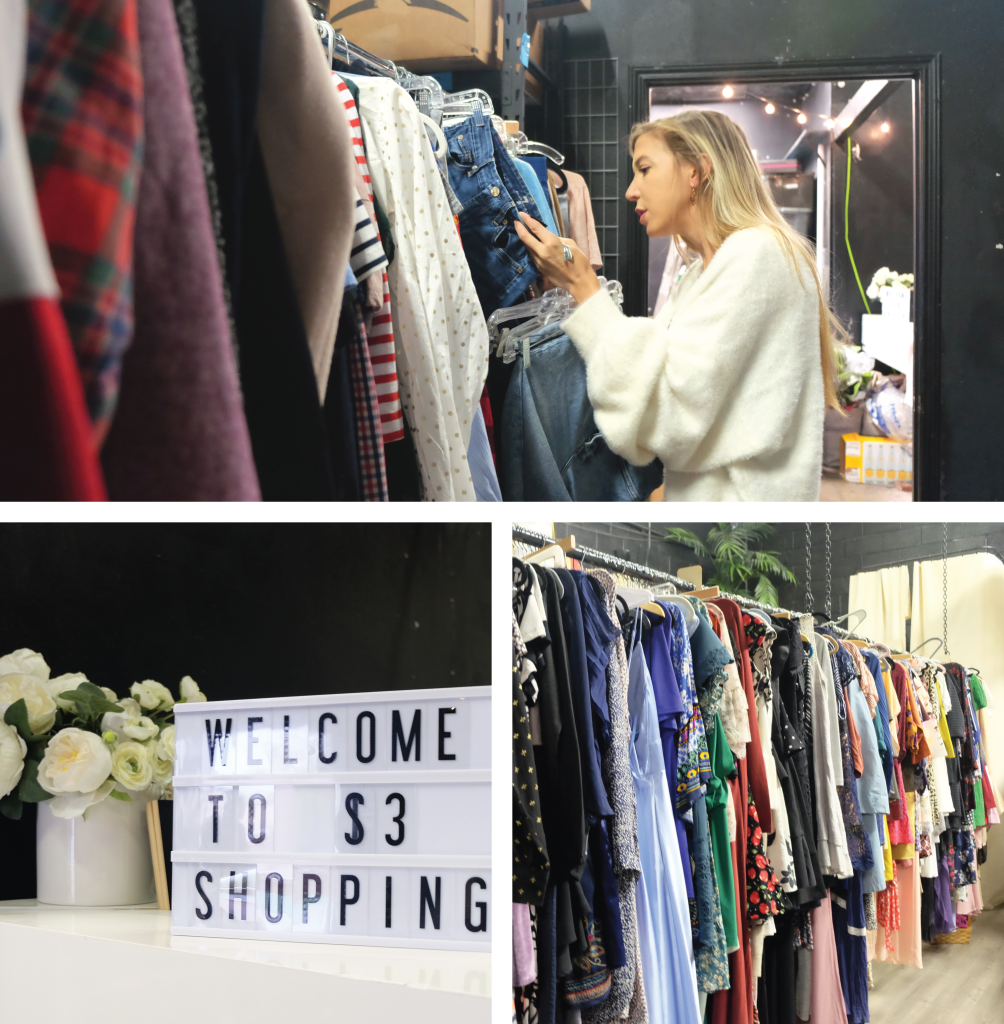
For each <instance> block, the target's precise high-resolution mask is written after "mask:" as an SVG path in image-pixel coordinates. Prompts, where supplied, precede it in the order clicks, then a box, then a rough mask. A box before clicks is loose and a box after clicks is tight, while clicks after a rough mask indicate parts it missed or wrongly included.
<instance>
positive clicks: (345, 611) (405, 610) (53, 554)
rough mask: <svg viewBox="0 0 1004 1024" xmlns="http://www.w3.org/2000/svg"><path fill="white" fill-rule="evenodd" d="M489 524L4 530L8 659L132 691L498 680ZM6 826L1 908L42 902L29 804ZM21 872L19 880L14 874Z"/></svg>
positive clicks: (337, 689) (2, 616) (231, 691)
mask: <svg viewBox="0 0 1004 1024" xmlns="http://www.w3.org/2000/svg"><path fill="white" fill-rule="evenodd" d="M490 547H491V527H490V526H489V525H485V524H464V523H457V524H431V523H430V524H379V525H378V524H351V525H342V524H327V523H325V524H288V523H283V524H222V523H221V524H187V523H186V524H161V523H145V524H135V523H130V524H117V523H115V524H105V523H103V524H31V525H2V526H0V580H2V581H3V583H2V586H0V654H6V653H8V652H9V651H12V650H15V649H17V648H19V647H29V648H31V649H32V650H35V651H39V652H40V653H41V654H43V655H44V656H45V659H46V661H47V662H48V663H49V666H50V668H51V669H52V674H53V675H61V674H62V673H64V672H83V673H85V674H86V675H87V677H88V678H89V679H90V680H91V681H92V682H94V683H98V684H99V685H102V686H109V687H111V688H112V689H113V690H115V692H116V693H117V694H119V696H126V695H127V694H128V689H129V686H130V684H131V683H133V682H136V681H138V680H142V679H156V680H158V681H159V682H162V683H164V684H165V685H166V686H169V687H170V688H171V690H172V692H175V693H177V687H178V682H179V680H180V679H181V677H182V676H184V675H191V676H192V677H193V678H194V679H195V680H196V681H197V682H198V683H199V686H200V687H201V688H202V690H203V691H204V692H205V693H206V695H207V696H208V697H209V699H210V700H233V699H236V698H242V697H276V696H283V695H287V696H294V695H300V694H315V693H316V694H322V693H349V692H355V691H367V690H395V689H413V688H416V689H417V688H423V687H439V686H470V685H478V686H486V685H488V684H489V682H490V679H491V674H490V672H491V667H490V661H489V650H490V646H491V645H490V639H489V635H490V634H489V628H490V617H491V615H490V612H491V593H490V579H491V571H490ZM27 810H28V813H27V814H26V815H25V817H24V818H23V819H22V820H21V821H20V822H11V821H9V820H8V819H6V818H4V817H0V851H2V856H0V863H2V864H3V865H4V868H5V870H3V871H0V899H21V898H27V897H32V896H34V894H35V877H34V864H35V847H34V842H35V840H34V811H33V809H32V808H30V807H28V808H27ZM10 867H15V868H16V870H13V871H12V870H10Z"/></svg>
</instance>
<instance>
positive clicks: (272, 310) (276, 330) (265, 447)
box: [195, 0, 335, 501]
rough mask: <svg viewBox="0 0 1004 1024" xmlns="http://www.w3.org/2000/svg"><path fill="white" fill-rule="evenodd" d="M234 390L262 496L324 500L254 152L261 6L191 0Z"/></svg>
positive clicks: (300, 350) (315, 434)
mask: <svg viewBox="0 0 1004 1024" xmlns="http://www.w3.org/2000/svg"><path fill="white" fill-rule="evenodd" d="M195 9H196V14H197V17H198V35H199V58H200V67H201V71H202V85H203V97H204V99H205V102H206V123H207V124H208V127H209V136H210V141H211V143H212V151H213V166H214V171H215V175H216V185H217V191H218V194H219V202H220V217H221V222H222V230H223V239H224V247H225V249H226V277H227V282H228V284H229V286H230V298H231V301H232V303H233V312H234V322H235V325H236V329H237V340H238V345H239V349H240V367H239V369H240V378H241V390H242V391H243V394H244V412H245V415H246V417H247V422H248V430H249V432H250V434H251V448H252V451H253V453H254V460H255V466H256V468H257V470H258V480H259V482H260V484H261V493H262V498H263V500H265V501H331V500H333V499H334V497H335V486H334V480H333V478H332V474H331V464H330V455H329V452H328V442H327V436H326V433H325V426H324V419H323V416H322V414H321V402H320V399H319V397H318V394H317V382H316V378H315V376H314V367H313V363H312V361H311V358H310V350H309V348H308V345H307V331H306V328H305V327H304V324H303V315H302V313H301V311H300V305H299V300H298V299H297V296H296V291H295V289H294V287H293V278H292V275H291V273H290V269H289V264H288V261H287V259H286V250H285V247H284V245H283V241H282V234H281V232H280V230H279V222H278V218H277V217H276V212H275V205H274V203H273V200H272V190H271V188H270V187H269V183H268V177H267V175H266V173H265V163H264V160H263V159H262V155H261V149H260V147H259V145H258V135H257V119H258V95H259V91H260V87H261V57H262V34H263V28H264V0H196V5H195Z"/></svg>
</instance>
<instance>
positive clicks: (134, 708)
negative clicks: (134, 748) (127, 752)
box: [101, 697, 149, 740]
mask: <svg viewBox="0 0 1004 1024" xmlns="http://www.w3.org/2000/svg"><path fill="white" fill-rule="evenodd" d="M116 703H117V704H118V706H119V707H120V708H121V709H122V710H121V711H106V712H105V713H104V714H103V715H102V716H101V731H102V732H108V731H109V730H111V731H112V732H113V733H115V735H116V736H117V737H118V738H119V739H120V740H126V739H130V738H134V737H130V736H129V735H128V734H127V733H126V731H125V728H126V726H135V725H137V724H138V723H139V720H140V719H141V718H142V717H143V709H142V708H141V707H140V706H139V703H138V702H137V701H135V700H133V699H132V697H123V698H122V700H120V701H116ZM147 721H149V719H147Z"/></svg>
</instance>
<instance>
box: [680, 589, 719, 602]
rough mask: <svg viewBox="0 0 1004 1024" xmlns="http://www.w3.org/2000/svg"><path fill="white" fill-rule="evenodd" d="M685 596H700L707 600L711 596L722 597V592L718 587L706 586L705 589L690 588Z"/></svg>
mask: <svg viewBox="0 0 1004 1024" xmlns="http://www.w3.org/2000/svg"><path fill="white" fill-rule="evenodd" d="M684 596H686V597H699V598H701V600H702V601H707V600H708V598H711V597H721V596H722V592H721V591H720V590H719V589H718V587H705V588H704V589H703V590H689V591H687V593H686V595H684Z"/></svg>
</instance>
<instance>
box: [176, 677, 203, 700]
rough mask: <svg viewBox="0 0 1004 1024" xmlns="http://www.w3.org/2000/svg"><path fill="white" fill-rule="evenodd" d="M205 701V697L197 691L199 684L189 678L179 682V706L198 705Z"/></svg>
mask: <svg viewBox="0 0 1004 1024" xmlns="http://www.w3.org/2000/svg"><path fill="white" fill-rule="evenodd" d="M204 700H206V695H205V694H204V693H203V692H202V691H201V690H200V689H199V684H198V683H197V682H196V681H195V680H194V679H193V678H192V677H191V676H185V678H184V679H182V680H181V700H180V701H179V703H181V704H199V703H201V702H202V701H204Z"/></svg>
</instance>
